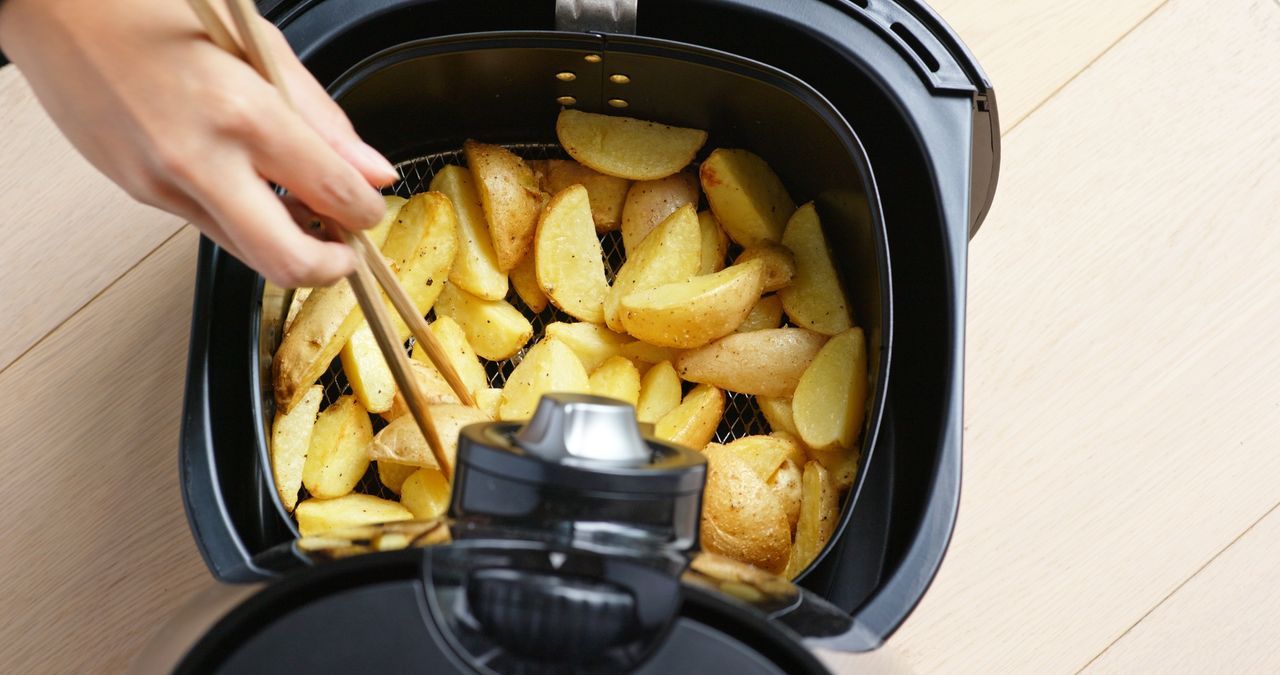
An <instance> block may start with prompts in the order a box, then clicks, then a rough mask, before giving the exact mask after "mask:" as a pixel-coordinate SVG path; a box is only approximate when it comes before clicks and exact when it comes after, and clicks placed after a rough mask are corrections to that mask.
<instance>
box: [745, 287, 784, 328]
mask: <svg viewBox="0 0 1280 675" xmlns="http://www.w3.org/2000/svg"><path fill="white" fill-rule="evenodd" d="M780 326H782V300H781V299H780V298H779V297H778V296H776V295H766V296H764V297H763V298H760V301H759V302H757V303H756V304H755V306H754V307H752V308H751V311H750V312H749V313H748V314H747V318H745V319H743V320H742V323H740V324H738V327H737V329H736V330H735V332H738V333H750V332H751V331H753V330H766V329H769V328H778V327H780Z"/></svg>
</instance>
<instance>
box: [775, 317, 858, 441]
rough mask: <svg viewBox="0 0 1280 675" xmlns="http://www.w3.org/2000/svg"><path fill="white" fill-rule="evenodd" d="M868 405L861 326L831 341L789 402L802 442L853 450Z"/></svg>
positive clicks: (806, 370)
mask: <svg viewBox="0 0 1280 675" xmlns="http://www.w3.org/2000/svg"><path fill="white" fill-rule="evenodd" d="M866 402H867V344H866V340H865V339H863V336H862V329H861V328H850V329H849V330H847V331H845V332H843V333H841V334H839V335H837V336H835V337H833V338H831V339H830V340H828V341H827V344H825V345H823V346H822V349H821V350H819V351H818V355H817V356H815V357H814V359H813V362H811V363H810V364H809V367H808V368H806V369H805V371H804V374H803V375H801V376H800V381H799V383H798V384H797V385H796V391H795V396H794V397H793V398H792V400H791V407H792V415H793V417H794V419H795V424H796V431H798V432H799V435H800V440H802V441H804V443H805V445H807V446H809V447H810V448H813V449H814V450H830V449H832V448H836V447H841V448H852V447H853V444H854V441H856V440H858V434H859V433H860V432H861V431H862V417H863V412H864V409H865V406H866Z"/></svg>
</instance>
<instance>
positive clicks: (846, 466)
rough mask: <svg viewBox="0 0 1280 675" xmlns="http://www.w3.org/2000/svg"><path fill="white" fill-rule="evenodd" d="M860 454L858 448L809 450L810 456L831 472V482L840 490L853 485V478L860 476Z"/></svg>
mask: <svg viewBox="0 0 1280 675" xmlns="http://www.w3.org/2000/svg"><path fill="white" fill-rule="evenodd" d="M858 455H859V453H858V450H857V448H848V449H846V448H834V449H832V450H810V451H809V457H810V458H812V459H813V460H814V461H816V462H818V463H819V464H821V465H822V467H823V468H825V469H826V470H827V472H828V473H830V474H831V482H833V483H835V486H836V489H838V490H840V491H844V490H848V489H849V488H851V487H853V480H854V479H855V478H857V477H858Z"/></svg>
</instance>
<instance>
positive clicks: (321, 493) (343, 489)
mask: <svg viewBox="0 0 1280 675" xmlns="http://www.w3.org/2000/svg"><path fill="white" fill-rule="evenodd" d="M372 438H373V426H372V425H371V424H370V423H369V413H368V411H366V410H365V409H364V406H362V405H360V402H359V401H357V400H356V399H355V397H354V396H350V395H348V396H343V397H341V398H339V399H338V400H336V401H334V402H333V405H331V406H329V407H328V408H325V409H324V411H323V412H321V413H320V416H319V417H317V418H316V423H315V426H314V427H313V428H312V431H311V443H310V445H308V446H307V461H306V463H305V464H304V465H303V467H302V484H303V485H305V486H307V492H310V493H311V496H313V497H319V498H320V499H332V498H334V497H341V496H342V495H345V494H347V493H349V492H351V491H352V490H353V489H355V487H356V483H359V482H360V479H361V478H363V477H364V472H365V470H366V469H368V468H369V457H368V455H366V454H365V451H364V449H365V447H366V446H368V445H369V440H370V439H372Z"/></svg>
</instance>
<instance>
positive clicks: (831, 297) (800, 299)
mask: <svg viewBox="0 0 1280 675" xmlns="http://www.w3.org/2000/svg"><path fill="white" fill-rule="evenodd" d="M782 244H783V245H784V246H786V247H787V248H789V249H791V252H792V253H794V254H795V256H796V275H795V277H794V278H792V280H791V285H790V286H787V287H786V288H784V289H782V290H781V291H778V297H780V298H782V308H783V309H784V310H786V312H787V316H788V317H789V318H790V319H791V322H792V323H794V324H796V325H798V326H803V327H805V328H808V329H809V330H813V331H817V332H819V333H822V334H824V335H835V334H836V333H839V332H841V331H843V330H848V329H849V327H850V326H852V325H853V314H852V313H851V311H850V309H849V299H848V298H847V297H846V296H845V293H844V285H843V284H841V283H840V275H839V274H838V273H837V272H836V267H835V264H834V263H833V262H832V259H831V249H830V248H828V247H827V238H826V235H824V234H823V233H822V222H821V221H820V220H819V219H818V212H817V211H816V210H815V209H814V208H813V203H812V202H810V203H808V204H805V205H804V206H801V207H800V208H799V209H797V210H796V213H795V215H794V216H791V220H789V221H788V222H787V230H786V232H784V233H783V235H782Z"/></svg>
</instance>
